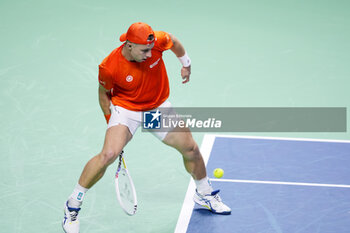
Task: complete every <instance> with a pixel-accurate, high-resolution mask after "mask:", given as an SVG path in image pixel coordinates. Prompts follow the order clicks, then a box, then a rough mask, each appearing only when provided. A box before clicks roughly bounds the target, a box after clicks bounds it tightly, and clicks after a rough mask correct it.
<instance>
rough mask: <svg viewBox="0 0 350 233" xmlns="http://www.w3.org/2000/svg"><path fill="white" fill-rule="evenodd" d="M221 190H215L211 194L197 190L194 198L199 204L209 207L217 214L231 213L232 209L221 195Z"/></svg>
mask: <svg viewBox="0 0 350 233" xmlns="http://www.w3.org/2000/svg"><path fill="white" fill-rule="evenodd" d="M219 192H220V190H215V191H213V192H211V193H210V194H206V195H204V194H201V193H199V192H197V190H196V193H195V194H194V197H193V200H194V202H196V203H197V204H198V205H201V206H203V207H205V208H207V209H209V210H210V211H211V212H213V213H215V214H231V209H230V207H228V206H227V205H225V204H224V203H223V202H222V200H221V198H220V196H219V194H218V193H219Z"/></svg>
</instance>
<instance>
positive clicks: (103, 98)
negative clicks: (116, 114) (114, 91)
mask: <svg viewBox="0 0 350 233" xmlns="http://www.w3.org/2000/svg"><path fill="white" fill-rule="evenodd" d="M98 100H99V103H100V107H101V109H102V112H103V114H104V115H110V114H111V110H110V109H109V106H110V98H109V90H107V89H105V88H104V87H103V86H102V85H101V84H100V85H99V87H98Z"/></svg>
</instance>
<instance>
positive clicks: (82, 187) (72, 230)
mask: <svg viewBox="0 0 350 233" xmlns="http://www.w3.org/2000/svg"><path fill="white" fill-rule="evenodd" d="M131 138H132V134H131V133H130V131H129V128H128V127H127V126H125V125H120V124H119V125H116V126H112V127H110V128H108V129H107V131H106V136H105V142H104V146H103V149H102V151H101V153H99V154H98V155H96V156H94V157H93V158H92V159H90V161H89V162H88V163H87V164H86V165H85V167H84V170H83V172H82V174H81V176H80V179H79V183H78V184H77V185H76V187H75V189H74V190H73V193H72V195H71V196H70V197H69V199H68V201H67V202H66V205H65V216H64V219H63V222H62V226H63V229H64V231H65V232H67V233H78V232H79V227H80V224H79V219H78V213H79V211H80V206H81V205H82V202H83V198H84V195H85V193H86V192H87V191H88V189H89V188H91V187H92V186H93V185H94V184H95V183H96V182H97V181H98V180H99V179H101V178H102V176H103V175H104V173H105V171H106V169H107V167H108V166H109V165H110V164H112V163H113V162H114V161H115V160H116V159H117V157H118V155H119V153H120V152H121V151H122V149H123V148H124V146H125V145H126V144H127V143H128V142H129V141H130V139H131Z"/></svg>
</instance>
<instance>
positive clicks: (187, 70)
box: [181, 66, 191, 83]
mask: <svg viewBox="0 0 350 233" xmlns="http://www.w3.org/2000/svg"><path fill="white" fill-rule="evenodd" d="M190 75H191V66H189V67H182V69H181V77H182V83H187V82H189V81H190Z"/></svg>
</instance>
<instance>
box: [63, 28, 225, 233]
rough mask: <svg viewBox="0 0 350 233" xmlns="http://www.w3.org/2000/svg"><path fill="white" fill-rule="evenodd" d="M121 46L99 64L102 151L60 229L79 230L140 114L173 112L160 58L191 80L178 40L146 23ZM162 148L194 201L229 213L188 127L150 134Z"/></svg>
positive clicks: (123, 37) (88, 169)
mask: <svg viewBox="0 0 350 233" xmlns="http://www.w3.org/2000/svg"><path fill="white" fill-rule="evenodd" d="M120 41H121V42H124V43H123V44H122V45H121V46H120V47H118V48H116V49H115V50H113V51H112V52H111V53H110V54H109V55H108V56H107V57H106V58H105V59H104V60H103V61H102V63H101V64H100V65H99V75H98V78H99V84H100V85H99V92H98V93H99V103H100V106H101V109H102V111H103V113H104V115H105V118H106V120H107V123H108V129H107V131H106V135H105V142H104V146H103V149H102V151H101V153H99V154H98V155H96V156H95V157H93V158H92V159H91V160H90V161H89V162H88V163H87V164H86V165H85V168H84V170H83V172H82V174H81V176H80V179H79V182H78V184H77V185H76V187H75V188H74V190H73V193H72V194H71V195H70V197H69V198H68V200H67V202H66V204H65V208H64V219H63V222H62V226H63V229H64V231H65V232H66V233H78V232H79V227H80V224H79V218H78V213H79V211H80V207H81V205H82V202H83V199H84V197H85V194H86V192H87V191H88V190H89V189H90V188H91V187H92V186H93V185H94V184H95V183H96V182H97V181H98V180H99V179H101V177H102V176H103V175H104V173H105V171H106V169H107V167H108V166H109V165H110V164H112V163H113V162H114V161H115V160H116V159H117V157H118V155H119V154H120V152H121V150H122V149H123V148H124V147H125V145H126V144H127V143H128V142H129V141H130V140H131V138H132V136H133V135H134V133H135V131H136V130H137V128H138V127H139V126H140V124H142V122H141V121H142V117H141V116H142V112H143V111H148V110H153V109H156V108H158V107H168V108H171V103H170V102H169V101H168V100H167V99H168V97H169V81H168V76H167V72H166V69H165V65H164V62H163V59H162V54H163V52H164V51H166V50H169V49H170V50H171V51H172V52H173V53H174V54H175V55H176V56H177V57H178V58H179V60H180V62H181V64H182V69H181V76H182V79H183V82H182V83H187V82H188V81H189V80H190V74H191V60H190V58H189V56H188V55H187V53H186V51H185V49H184V47H183V46H182V44H181V43H180V41H179V40H178V39H177V38H176V37H175V36H173V35H171V34H169V33H166V32H164V31H153V30H152V28H151V27H150V26H149V25H147V24H146V23H141V22H138V23H134V24H132V25H131V26H130V27H129V29H128V31H127V33H124V34H123V35H121V36H120ZM154 134H155V135H156V136H157V137H158V138H159V139H160V140H162V141H163V142H164V143H165V144H166V145H169V146H171V147H174V148H175V149H177V150H178V151H179V152H180V153H181V154H182V156H183V160H184V165H185V168H186V170H187V171H188V173H190V174H191V176H192V177H193V179H194V181H195V184H196V187H197V189H196V193H195V196H194V201H195V202H196V203H198V204H200V205H202V206H205V207H206V208H208V209H209V210H210V211H212V212H213V213H217V214H230V213H231V209H230V208H229V207H228V206H226V205H225V204H224V203H222V201H221V198H220V197H219V195H218V192H219V190H215V191H214V190H213V188H212V186H211V184H210V182H209V179H208V177H207V174H206V168H205V165H204V162H203V158H202V155H201V153H200V151H199V149H198V146H197V144H196V142H195V141H194V139H193V138H192V134H191V132H190V130H189V129H188V128H181V129H180V128H178V129H176V130H172V131H170V132H154Z"/></svg>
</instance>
